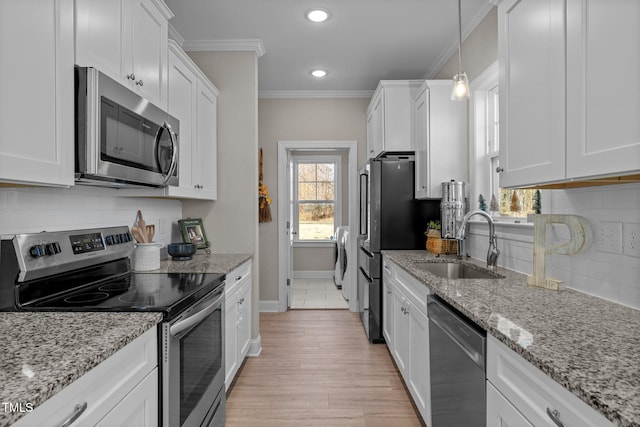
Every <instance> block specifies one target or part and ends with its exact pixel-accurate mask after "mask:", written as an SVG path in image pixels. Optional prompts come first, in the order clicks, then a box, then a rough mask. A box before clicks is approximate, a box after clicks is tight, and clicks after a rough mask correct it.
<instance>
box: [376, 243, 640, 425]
mask: <svg viewBox="0 0 640 427" xmlns="http://www.w3.org/2000/svg"><path fill="white" fill-rule="evenodd" d="M383 254H384V256H385V257H388V259H390V260H391V261H393V262H395V263H396V264H398V265H399V266H400V267H402V268H404V269H405V270H406V271H407V272H408V273H409V274H411V275H412V276H414V277H415V278H417V279H418V280H420V281H421V282H422V283H425V284H426V285H428V287H429V288H430V289H431V291H432V292H434V293H435V294H436V295H438V296H440V297H441V298H442V299H444V300H445V301H447V302H448V303H450V304H451V305H452V306H453V307H455V308H456V309H458V310H460V312H462V313H463V314H465V315H466V316H468V317H469V318H470V319H471V320H472V321H474V322H476V323H477V324H478V325H479V326H480V327H482V328H484V329H486V330H487V332H488V333H490V334H491V335H493V336H495V337H496V338H498V339H499V340H500V341H502V342H504V343H505V344H506V345H507V346H509V347H510V348H511V349H513V350H515V351H516V352H517V353H519V354H520V355H522V356H523V357H524V358H525V359H527V360H528V361H529V362H530V363H532V364H533V365H534V366H536V367H538V368H539V369H541V370H542V371H543V372H545V373H546V374H547V375H549V376H550V377H551V378H553V379H554V380H555V381H556V382H558V383H560V384H561V385H563V386H564V387H565V388H566V389H568V390H569V391H571V392H572V393H573V394H575V395H576V396H578V397H579V398H580V399H582V400H583V401H585V402H586V403H587V404H589V405H590V406H591V407H593V408H595V409H596V410H597V411H599V412H600V413H602V414H603V415H604V416H605V417H607V418H608V419H610V420H611V421H613V422H614V423H615V424H618V425H620V426H624V427H630V426H636V427H637V426H640V311H637V310H634V309H631V308H628V307H624V306H622V305H619V304H614V303H611V302H608V301H605V300H602V299H599V298H595V297H592V296H589V295H586V294H583V293H581V292H576V291H573V290H570V289H567V290H565V291H562V292H555V291H550V290H546V289H540V288H534V287H531V286H528V285H527V284H526V276H525V275H523V274H519V273H516V272H513V271H510V270H506V269H503V268H498V270H497V272H498V273H499V274H501V275H504V276H505V278H504V279H465V280H448V279H444V278H440V277H436V276H434V275H432V274H431V273H429V272H427V271H425V270H421V269H419V268H418V267H416V266H415V265H414V263H415V262H420V261H438V260H441V261H446V260H447V259H446V258H445V257H441V258H436V257H435V256H433V255H432V254H429V253H428V252H425V251H383ZM470 262H471V263H475V264H477V265H480V266H483V267H484V265H483V264H481V263H479V262H476V261H474V260H470Z"/></svg>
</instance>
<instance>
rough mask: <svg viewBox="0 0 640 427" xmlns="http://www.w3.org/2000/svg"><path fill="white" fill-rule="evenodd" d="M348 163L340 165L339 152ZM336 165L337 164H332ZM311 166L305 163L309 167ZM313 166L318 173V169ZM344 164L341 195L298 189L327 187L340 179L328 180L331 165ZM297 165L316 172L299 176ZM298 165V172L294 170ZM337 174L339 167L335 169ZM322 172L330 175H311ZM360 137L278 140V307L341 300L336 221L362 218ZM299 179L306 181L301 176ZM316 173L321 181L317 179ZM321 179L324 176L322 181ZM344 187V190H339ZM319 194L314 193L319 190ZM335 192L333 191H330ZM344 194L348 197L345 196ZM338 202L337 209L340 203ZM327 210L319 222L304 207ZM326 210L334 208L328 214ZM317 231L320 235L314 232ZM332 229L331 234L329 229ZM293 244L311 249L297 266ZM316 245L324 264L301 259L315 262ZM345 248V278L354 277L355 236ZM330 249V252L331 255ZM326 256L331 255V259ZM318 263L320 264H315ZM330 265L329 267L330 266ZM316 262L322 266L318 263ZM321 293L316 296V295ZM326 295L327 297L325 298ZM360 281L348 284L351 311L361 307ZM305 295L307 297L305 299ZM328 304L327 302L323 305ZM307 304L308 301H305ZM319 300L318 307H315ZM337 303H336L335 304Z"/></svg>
mask: <svg viewBox="0 0 640 427" xmlns="http://www.w3.org/2000/svg"><path fill="white" fill-rule="evenodd" d="M340 154H342V156H341V158H342V159H343V160H342V162H343V163H345V164H346V165H341V166H338V164H341V163H340V161H336V160H335V158H336V157H337V156H340ZM329 165H333V166H331V167H330V166H329ZM305 168H306V169H305ZM314 168H315V170H316V171H317V173H316V174H315V175H314V173H313V172H314ZM336 169H338V170H340V174H341V175H340V179H339V181H341V182H343V183H344V185H338V186H337V187H334V190H335V192H336V195H334V196H333V197H331V196H327V194H324V195H322V196H318V197H312V196H309V195H308V194H307V193H305V194H300V195H299V194H297V192H298V189H301V191H303V190H304V189H305V188H325V187H327V186H331V185H334V186H335V182H334V183H331V182H325V181H326V180H327V179H328V178H326V175H327V174H326V171H328V170H336ZM298 170H311V172H312V173H311V174H307V175H304V178H298V176H297V173H298ZM294 171H295V172H296V174H294ZM336 175H337V170H336ZM309 176H311V177H321V176H324V177H325V178H309ZM356 178H357V142H356V141H279V142H278V294H279V295H278V310H279V311H281V312H284V311H287V310H288V309H289V308H329V307H331V306H330V305H329V304H328V303H329V300H330V299H331V300H334V301H337V296H338V295H340V296H341V297H342V291H341V290H340V289H338V288H337V287H336V284H335V283H334V271H335V259H334V257H333V251H334V249H333V248H335V246H336V245H335V241H333V240H331V239H333V234H334V232H335V227H336V226H338V225H345V224H357V221H358V216H357V206H356V205H355V203H356V201H357V187H356ZM298 179H300V180H301V182H298ZM314 179H315V180H316V182H314ZM321 181H322V182H321ZM340 193H344V194H340ZM314 194H315V193H314ZM331 194H333V193H331ZM342 196H345V197H342ZM340 200H344V202H343V203H344V206H342V207H341V208H340V207H338V206H339V205H340V203H339V202H338V201H340ZM336 208H337V209H336ZM312 211H313V212H324V214H323V215H316V216H315V217H314V218H315V219H317V221H316V223H313V221H311V220H310V218H309V217H307V216H305V212H312ZM326 212H330V214H327V213H326ZM313 233H317V234H319V235H320V236H319V237H312V236H314V234H313ZM329 234H331V237H329V236H328V235H329ZM294 250H297V251H298V252H297V253H296V255H299V254H302V253H307V255H306V256H300V255H299V256H298V257H297V258H296V261H297V264H298V265H297V266H296V270H294ZM313 251H316V252H317V253H320V252H322V253H323V254H325V255H323V256H322V260H324V261H322V262H324V264H323V266H322V267H309V266H308V265H307V266H304V265H302V266H301V264H304V263H305V262H306V263H309V262H312V263H313V262H316V261H318V259H314V256H313V255H308V254H313ZM344 253H345V255H346V259H347V260H353V262H347V265H346V270H345V272H344V278H345V279H346V280H347V281H348V283H355V280H351V281H350V278H351V277H356V276H355V266H356V264H357V263H356V262H355V254H356V243H355V239H346V241H345V245H344ZM326 254H330V255H329V256H328V257H327V256H326ZM316 258H318V257H316ZM305 260H306V261H305ZM327 260H330V262H329V264H327ZM313 265H318V264H317V263H316V264H313ZM327 265H329V267H327ZM314 268H318V269H315V270H314ZM316 297H317V298H316ZM322 298H324V299H326V301H325V302H324V303H323V302H321V301H320V300H321V299H322ZM356 299H357V296H356V287H355V285H349V286H348V289H347V288H345V294H344V301H345V302H346V300H348V304H347V307H348V308H349V310H350V311H357V300H356ZM305 301H306V302H305ZM323 304H325V306H324V307H323V306H322V305H323ZM305 305H306V306H307V307H304V306H305ZM313 305H316V307H311V306H313ZM336 308H337V307H336Z"/></svg>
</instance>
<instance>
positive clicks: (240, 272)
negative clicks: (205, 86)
mask: <svg viewBox="0 0 640 427" xmlns="http://www.w3.org/2000/svg"><path fill="white" fill-rule="evenodd" d="M250 275H251V260H249V261H246V262H245V263H244V264H242V265H241V266H240V267H238V268H236V269H235V270H233V271H232V272H231V273H229V274H227V278H226V283H225V290H224V293H225V298H229V297H230V296H231V295H232V294H233V293H235V292H236V291H237V290H238V289H239V288H240V286H241V283H243V282H244V281H245V279H246V278H247V277H249V276H250Z"/></svg>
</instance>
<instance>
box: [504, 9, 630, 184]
mask: <svg viewBox="0 0 640 427" xmlns="http://www.w3.org/2000/svg"><path fill="white" fill-rule="evenodd" d="M639 16H640V4H638V2H629V1H626V0H614V1H613V2H612V1H607V0H584V1H583V0H504V1H502V2H501V3H500V4H499V6H498V54H499V62H500V82H499V85H500V168H501V174H500V186H501V187H524V186H531V185H538V184H549V183H558V182H567V181H575V180H586V179H593V178H599V177H603V176H615V175H617V176H623V175H631V174H634V173H638V172H639V171H640V128H639V127H638V126H637V120H636V118H637V117H638V115H639V114H640V102H638V99H639V95H640V83H639V82H638V81H637V79H634V78H631V79H627V78H625V76H630V75H637V74H638V72H640V51H638V49H628V46H634V45H637V44H638V43H640V29H638V27H637V20H638V17H639ZM620 40H625V41H626V43H620ZM616 79H619V80H620V82H621V83H620V84H619V85H614V86H612V85H609V84H607V82H609V81H611V80H616ZM627 82H628V84H627Z"/></svg>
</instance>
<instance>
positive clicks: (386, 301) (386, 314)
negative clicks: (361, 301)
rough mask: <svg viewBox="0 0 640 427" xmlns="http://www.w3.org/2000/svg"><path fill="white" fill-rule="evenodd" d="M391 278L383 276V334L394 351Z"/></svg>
mask: <svg viewBox="0 0 640 427" xmlns="http://www.w3.org/2000/svg"><path fill="white" fill-rule="evenodd" d="M391 289H392V284H391V278H390V277H389V276H388V275H386V273H385V274H383V277H382V335H383V336H384V339H385V341H386V342H387V347H388V348H389V351H391V352H393V349H394V345H395V336H394V330H393V322H394V317H393V316H394V303H393V291H392V290H391Z"/></svg>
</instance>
